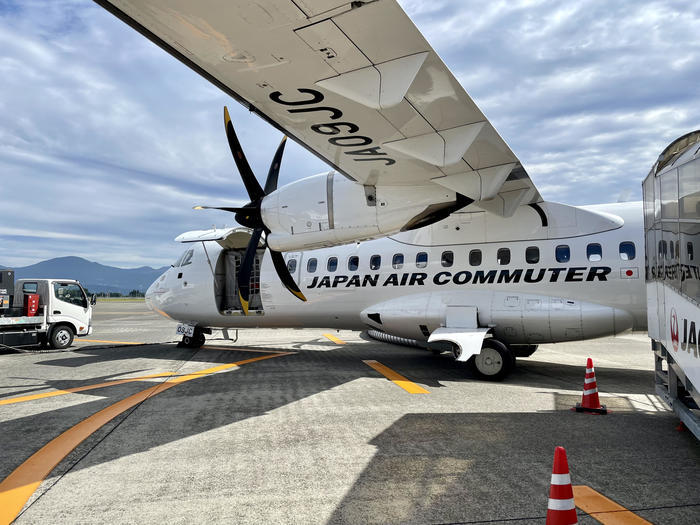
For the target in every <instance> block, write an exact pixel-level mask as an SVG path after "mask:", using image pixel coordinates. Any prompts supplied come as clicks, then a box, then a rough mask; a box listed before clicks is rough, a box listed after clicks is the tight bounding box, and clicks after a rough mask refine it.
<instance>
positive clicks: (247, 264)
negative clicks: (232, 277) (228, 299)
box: [238, 228, 263, 315]
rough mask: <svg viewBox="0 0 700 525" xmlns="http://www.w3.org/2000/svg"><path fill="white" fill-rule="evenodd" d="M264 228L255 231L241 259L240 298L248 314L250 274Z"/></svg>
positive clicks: (239, 276)
mask: <svg viewBox="0 0 700 525" xmlns="http://www.w3.org/2000/svg"><path fill="white" fill-rule="evenodd" d="M262 232H263V231H262V229H261V228H258V229H256V230H254V231H253V235H252V236H251V237H250V241H249V242H248V247H247V248H246V249H245V255H244V256H243V260H242V261H241V267H240V268H239V269H238V298H239V299H240V300H241V306H242V307H243V313H244V314H245V315H248V304H249V303H250V276H251V275H252V274H253V265H254V263H255V252H256V250H257V249H258V243H259V242H260V236H261V235H262Z"/></svg>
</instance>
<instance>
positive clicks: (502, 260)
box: [496, 248, 510, 265]
mask: <svg viewBox="0 0 700 525" xmlns="http://www.w3.org/2000/svg"><path fill="white" fill-rule="evenodd" d="M496 259H497V260H498V264H501V265H503V264H510V250H509V249H508V248H500V249H499V250H498V253H497V254H496Z"/></svg>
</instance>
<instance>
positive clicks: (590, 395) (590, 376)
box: [576, 357, 608, 414]
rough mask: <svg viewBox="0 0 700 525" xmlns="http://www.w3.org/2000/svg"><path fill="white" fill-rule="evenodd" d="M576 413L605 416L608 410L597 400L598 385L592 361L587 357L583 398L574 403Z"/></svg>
mask: <svg viewBox="0 0 700 525" xmlns="http://www.w3.org/2000/svg"><path fill="white" fill-rule="evenodd" d="M576 412H592V413H594V414H607V413H608V409H607V408H605V405H601V404H600V399H599V398H598V383H597V382H596V380H595V369H594V368H593V360H592V359H591V358H590V357H589V358H588V362H587V363H586V379H584V381H583V398H582V399H581V402H580V403H576Z"/></svg>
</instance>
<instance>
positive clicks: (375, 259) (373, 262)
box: [369, 255, 382, 270]
mask: <svg viewBox="0 0 700 525" xmlns="http://www.w3.org/2000/svg"><path fill="white" fill-rule="evenodd" d="M381 265H382V256H381V255H373V256H372V257H370V259H369V269H370V270H379V267H380V266H381Z"/></svg>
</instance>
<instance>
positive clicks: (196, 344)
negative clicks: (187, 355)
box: [178, 327, 207, 348]
mask: <svg viewBox="0 0 700 525" xmlns="http://www.w3.org/2000/svg"><path fill="white" fill-rule="evenodd" d="M206 341H207V338H206V337H205V335H204V331H203V330H202V329H201V328H200V327H196V328H195V329H194V333H193V334H192V335H191V336H189V335H183V336H182V341H180V343H178V346H184V347H185V348H201V347H202V345H203V344H204V343H206Z"/></svg>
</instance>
